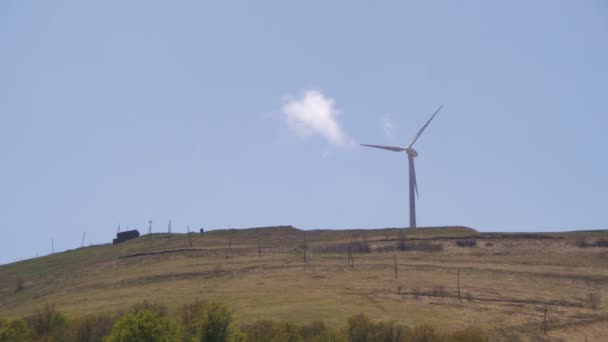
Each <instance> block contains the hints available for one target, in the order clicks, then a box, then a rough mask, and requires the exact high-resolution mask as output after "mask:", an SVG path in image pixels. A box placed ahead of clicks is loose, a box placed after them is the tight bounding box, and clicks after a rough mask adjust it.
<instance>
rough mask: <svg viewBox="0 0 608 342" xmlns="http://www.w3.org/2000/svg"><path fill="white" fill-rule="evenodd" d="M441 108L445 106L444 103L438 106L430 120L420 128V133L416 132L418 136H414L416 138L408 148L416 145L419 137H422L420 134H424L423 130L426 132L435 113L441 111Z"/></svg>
mask: <svg viewBox="0 0 608 342" xmlns="http://www.w3.org/2000/svg"><path fill="white" fill-rule="evenodd" d="M441 108H443V105H441V106H439V108H437V110H436V111H435V113H434V114H433V115H431V118H430V119H429V121H427V122H426V123H425V124H424V126H422V128H421V129H420V131H418V134H416V136H415V137H414V140H412V143H411V144H410V145H409V146H408V148H411V147H412V146H414V144H415V143H416V140H418V138H420V136H421V135H422V132H424V130H425V129H426V127H427V126H428V125H429V124H430V123H431V121H433V119H434V118H435V115H437V113H439V111H440V110H441Z"/></svg>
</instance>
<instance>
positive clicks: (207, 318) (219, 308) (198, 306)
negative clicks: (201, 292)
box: [181, 300, 232, 342]
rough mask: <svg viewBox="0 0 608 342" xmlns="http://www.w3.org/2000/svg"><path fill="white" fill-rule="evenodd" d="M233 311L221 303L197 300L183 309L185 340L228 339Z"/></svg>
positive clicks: (218, 341) (182, 322) (218, 340)
mask: <svg viewBox="0 0 608 342" xmlns="http://www.w3.org/2000/svg"><path fill="white" fill-rule="evenodd" d="M231 323H232V312H231V311H230V309H228V307H226V306H225V305H223V304H219V303H206V302H201V301H198V300H197V301H196V302H194V303H193V304H187V305H185V306H184V309H183V311H182V318H181V324H182V330H183V334H184V339H185V340H188V341H190V340H196V341H214V342H216V341H217V342H220V341H228V340H229V338H230V336H231V334H232V331H231Z"/></svg>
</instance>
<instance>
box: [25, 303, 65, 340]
mask: <svg viewBox="0 0 608 342" xmlns="http://www.w3.org/2000/svg"><path fill="white" fill-rule="evenodd" d="M30 324H31V327H32V332H33V335H34V338H35V339H39V340H44V341H58V342H59V341H66V340H68V337H69V328H70V322H69V320H68V318H67V317H66V316H65V315H64V314H63V313H61V312H59V311H57V310H55V306H54V305H51V304H48V303H47V304H46V305H45V306H44V308H43V309H41V310H38V311H37V312H36V314H35V315H34V317H33V318H32V319H31V321H30Z"/></svg>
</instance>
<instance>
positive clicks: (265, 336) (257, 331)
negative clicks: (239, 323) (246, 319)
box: [241, 320, 278, 342]
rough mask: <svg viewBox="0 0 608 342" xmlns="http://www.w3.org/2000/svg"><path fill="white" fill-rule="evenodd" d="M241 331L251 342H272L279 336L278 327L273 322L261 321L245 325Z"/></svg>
mask: <svg viewBox="0 0 608 342" xmlns="http://www.w3.org/2000/svg"><path fill="white" fill-rule="evenodd" d="M241 330H242V331H243V333H244V334H245V337H246V340H247V341H249V342H266V341H272V340H274V339H275V337H276V336H277V334H278V331H277V327H276V325H275V324H274V322H272V321H268V320H260V321H255V322H253V323H250V324H247V325H244V326H243V327H242V328H241Z"/></svg>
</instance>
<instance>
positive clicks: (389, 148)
mask: <svg viewBox="0 0 608 342" xmlns="http://www.w3.org/2000/svg"><path fill="white" fill-rule="evenodd" d="M361 146H365V147H373V148H381V149H383V150H389V151H393V152H403V151H405V148H403V147H397V146H383V145H366V144H361Z"/></svg>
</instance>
